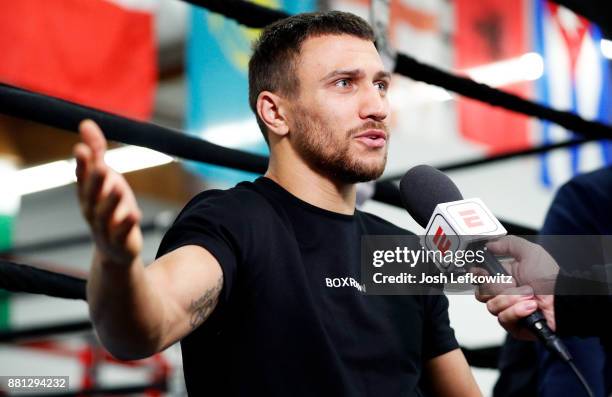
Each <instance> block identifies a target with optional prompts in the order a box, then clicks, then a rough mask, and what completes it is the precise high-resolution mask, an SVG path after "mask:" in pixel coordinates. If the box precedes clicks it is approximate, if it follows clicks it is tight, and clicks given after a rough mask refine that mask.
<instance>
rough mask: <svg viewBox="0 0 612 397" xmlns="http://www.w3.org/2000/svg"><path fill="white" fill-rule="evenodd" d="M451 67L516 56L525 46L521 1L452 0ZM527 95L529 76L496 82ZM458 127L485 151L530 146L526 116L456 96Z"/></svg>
mask: <svg viewBox="0 0 612 397" xmlns="http://www.w3.org/2000/svg"><path fill="white" fill-rule="evenodd" d="M455 9H456V13H455V15H456V17H455V18H456V31H455V51H456V52H455V61H456V63H455V67H456V68H457V69H459V70H464V69H468V68H472V67H477V66H482V65H486V64H490V63H493V62H497V61H503V60H508V59H511V58H515V57H518V56H521V55H523V54H525V53H527V52H528V51H529V46H528V41H527V34H526V22H525V16H524V15H525V7H524V2H523V1H507V0H482V1H473V0H457V1H456V2H455ZM498 88H501V89H503V90H504V91H508V92H511V93H514V94H518V95H520V96H528V95H529V93H530V89H531V84H530V83H529V82H521V83H514V84H510V85H506V86H503V87H498ZM457 111H458V116H459V129H460V131H461V134H462V135H463V136H464V137H465V138H466V139H469V140H472V141H476V142H479V143H482V144H484V145H486V146H487V148H488V150H489V152H490V153H494V152H500V151H506V150H510V149H520V148H525V147H529V146H530V142H529V134H528V120H529V119H528V117H527V116H521V115H517V114H516V113H511V112H509V111H506V110H501V109H499V108H495V107H492V106H489V105H485V104H483V103H481V102H478V101H474V100H471V99H467V98H463V97H461V98H460V99H459V100H458V103H457Z"/></svg>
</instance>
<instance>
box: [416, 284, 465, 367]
mask: <svg viewBox="0 0 612 397" xmlns="http://www.w3.org/2000/svg"><path fill="white" fill-rule="evenodd" d="M423 299H424V304H425V307H424V309H425V313H424V318H425V323H424V327H423V358H424V359H425V360H428V359H431V358H434V357H437V356H440V355H442V354H444V353H448V352H449V351H451V350H455V349H457V348H458V347H459V344H458V343H457V339H455V331H454V330H453V328H452V327H451V326H450V321H449V319H448V299H447V298H446V296H444V295H426V296H423Z"/></svg>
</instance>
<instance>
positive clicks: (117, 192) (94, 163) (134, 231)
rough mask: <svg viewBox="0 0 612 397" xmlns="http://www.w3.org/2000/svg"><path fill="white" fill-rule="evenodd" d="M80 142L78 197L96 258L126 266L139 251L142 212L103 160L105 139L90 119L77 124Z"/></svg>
mask: <svg viewBox="0 0 612 397" xmlns="http://www.w3.org/2000/svg"><path fill="white" fill-rule="evenodd" d="M79 134H80V136H81V140H82V142H81V143H77V144H76V145H75V146H74V156H75V157H76V162H77V167H76V176H77V185H78V196H79V202H80V205H81V211H82V213H83V216H84V217H85V219H86V221H87V223H88V224H89V227H90V229H91V233H92V235H93V238H94V241H95V244H96V260H99V261H101V263H102V264H104V265H106V264H108V265H117V266H121V265H129V264H131V263H133V262H134V261H135V260H136V259H139V257H140V252H141V251H142V233H141V230H140V225H139V223H140V219H141V212H140V209H139V208H138V204H137V203H136V198H135V197H134V193H133V192H132V189H131V188H130V186H129V185H128V183H127V182H126V180H125V179H124V178H123V176H122V175H121V174H119V173H117V172H115V171H113V170H112V169H111V168H110V167H109V166H108V165H107V164H106V163H105V162H104V154H105V153H106V139H105V138H104V135H103V134H102V130H100V127H98V125H97V124H96V123H95V122H93V121H92V120H84V121H83V122H81V124H80V125H79Z"/></svg>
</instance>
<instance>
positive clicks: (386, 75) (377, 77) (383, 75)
mask: <svg viewBox="0 0 612 397" xmlns="http://www.w3.org/2000/svg"><path fill="white" fill-rule="evenodd" d="M374 79H375V80H380V79H387V80H390V79H391V73H389V72H387V71H386V70H381V71H380V72H377V73H376V74H375V75H374Z"/></svg>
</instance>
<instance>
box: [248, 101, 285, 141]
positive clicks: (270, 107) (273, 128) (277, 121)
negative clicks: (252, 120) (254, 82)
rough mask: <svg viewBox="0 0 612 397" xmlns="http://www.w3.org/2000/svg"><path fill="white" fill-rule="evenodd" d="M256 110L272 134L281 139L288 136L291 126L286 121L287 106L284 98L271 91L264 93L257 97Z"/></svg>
mask: <svg viewBox="0 0 612 397" xmlns="http://www.w3.org/2000/svg"><path fill="white" fill-rule="evenodd" d="M256 109H257V114H258V115H259V117H260V118H261V119H262V120H263V122H264V123H265V124H266V126H267V127H268V130H269V131H270V133H272V134H276V135H278V136H279V137H280V136H284V135H287V133H288V132H289V125H288V124H287V119H286V105H285V101H284V100H283V98H282V97H280V96H278V95H276V94H274V93H273V92H270V91H262V92H260V93H259V95H258V96H257V106H256Z"/></svg>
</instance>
